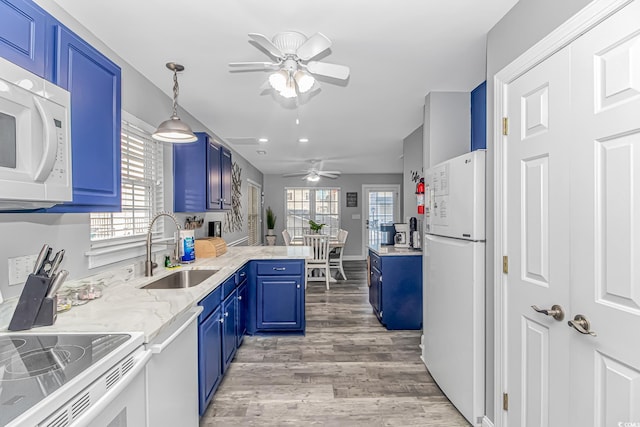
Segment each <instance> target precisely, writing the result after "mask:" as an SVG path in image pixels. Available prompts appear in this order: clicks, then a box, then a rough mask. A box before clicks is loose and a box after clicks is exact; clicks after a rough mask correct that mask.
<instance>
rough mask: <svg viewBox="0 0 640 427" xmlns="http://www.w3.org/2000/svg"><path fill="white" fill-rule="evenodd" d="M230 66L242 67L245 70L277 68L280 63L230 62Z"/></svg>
mask: <svg viewBox="0 0 640 427" xmlns="http://www.w3.org/2000/svg"><path fill="white" fill-rule="evenodd" d="M229 67H233V68H241V69H244V70H245V71H261V70H277V69H278V64H275V63H273V62H230V63H229Z"/></svg>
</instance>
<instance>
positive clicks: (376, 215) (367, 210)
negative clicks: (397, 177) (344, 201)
mask: <svg viewBox="0 0 640 427" xmlns="http://www.w3.org/2000/svg"><path fill="white" fill-rule="evenodd" d="M362 194H363V195H364V196H363V199H364V200H363V207H362V212H363V214H364V218H363V221H362V225H363V232H362V253H363V254H364V256H365V257H366V256H367V253H368V252H367V248H368V247H369V245H370V244H372V243H376V242H377V240H378V238H379V231H380V224H385V223H389V222H398V220H399V218H400V201H399V197H400V186H399V185H363V186H362Z"/></svg>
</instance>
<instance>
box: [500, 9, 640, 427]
mask: <svg viewBox="0 0 640 427" xmlns="http://www.w3.org/2000/svg"><path fill="white" fill-rule="evenodd" d="M507 102H508V111H509V119H510V128H511V130H510V135H509V136H508V138H507V141H506V143H505V147H504V150H505V153H506V158H505V165H504V167H505V177H506V181H505V182H506V184H505V186H506V201H505V206H506V215H505V221H506V226H505V230H506V247H507V253H508V255H509V272H508V276H507V277H508V278H507V286H506V288H505V289H506V299H505V302H506V304H505V306H504V307H503V310H505V311H506V313H507V314H506V320H507V325H506V330H507V334H506V354H505V364H506V368H507V369H506V375H507V378H506V388H507V390H506V391H507V392H508V393H509V408H508V412H507V421H508V425H509V426H523V427H524V426H550V427H553V426H565V425H566V426H580V427H583V426H585V427H591V426H593V427H595V426H597V427H608V426H636V425H640V339H639V335H638V331H640V275H639V274H638V271H637V270H638V266H640V228H639V227H638V226H639V225H640V153H639V151H638V150H640V2H638V1H635V2H632V3H631V4H630V5H629V6H627V7H625V8H624V9H623V10H622V11H621V12H618V13H617V14H615V15H614V16H612V17H610V18H608V19H607V20H605V21H603V22H602V23H601V24H599V25H598V26H597V27H595V28H594V29H592V30H590V31H589V32H587V33H585V34H584V35H583V36H581V37H580V38H578V39H577V40H576V41H574V42H573V43H571V44H570V45H569V46H568V47H566V48H564V49H563V50H561V51H560V52H558V53H556V54H554V55H553V56H552V57H550V58H549V59H547V60H545V61H544V62H542V63H541V64H539V65H538V66H536V67H535V68H533V69H532V70H530V71H529V72H527V73H526V74H524V75H523V76H521V77H520V78H518V79H517V80H515V81H514V82H513V83H511V84H510V85H509V86H508V88H507ZM552 304H559V305H560V306H562V307H563V309H564V312H565V318H564V319H563V321H555V320H554V319H553V318H552V317H551V316H546V315H543V314H539V313H536V312H534V311H532V309H531V308H530V307H529V306H531V305H537V306H539V307H540V308H543V309H548V308H550V307H551V305H552ZM578 315H580V316H583V317H584V318H585V319H586V320H588V322H589V324H587V323H586V322H584V321H580V322H576V321H575V320H576V319H575V317H576V316H578ZM572 320H573V321H574V325H573V326H572V325H571V323H570V322H569V321H572ZM588 332H593V333H594V334H595V335H593V334H589V333H588Z"/></svg>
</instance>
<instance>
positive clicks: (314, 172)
mask: <svg viewBox="0 0 640 427" xmlns="http://www.w3.org/2000/svg"><path fill="white" fill-rule="evenodd" d="M318 164H319V163H318V162H311V167H310V168H309V169H307V170H303V171H300V172H293V173H285V174H283V175H282V176H283V177H291V176H301V177H302V178H301V179H302V180H307V181H311V182H317V181H320V178H321V177H324V178H331V179H336V178H337V177H339V176H340V174H341V173H342V172H340V171H323V170H320V168H319V167H318Z"/></svg>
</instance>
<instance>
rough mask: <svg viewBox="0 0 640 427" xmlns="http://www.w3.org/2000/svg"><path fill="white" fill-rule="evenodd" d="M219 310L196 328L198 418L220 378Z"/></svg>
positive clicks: (220, 338) (220, 333) (220, 323)
mask: <svg viewBox="0 0 640 427" xmlns="http://www.w3.org/2000/svg"><path fill="white" fill-rule="evenodd" d="M220 315H221V309H220V307H218V308H216V309H215V310H214V311H213V313H211V315H210V316H209V317H208V318H207V319H205V320H204V321H203V322H201V323H200V325H199V327H198V365H199V366H198V386H199V390H198V391H199V392H198V397H199V399H198V400H199V406H200V416H202V414H204V412H205V410H206V409H207V405H208V404H209V402H210V401H211V398H212V397H213V393H214V391H215V390H216V388H217V387H218V384H219V383H220V379H221V378H222V349H221V343H222V322H221V316H220Z"/></svg>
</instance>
